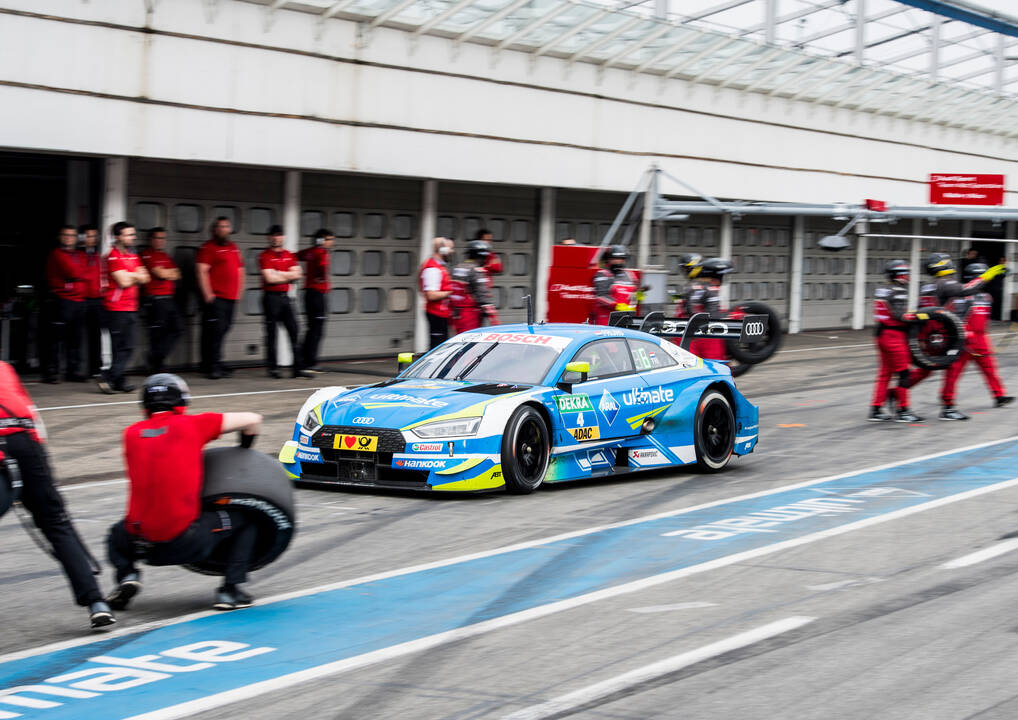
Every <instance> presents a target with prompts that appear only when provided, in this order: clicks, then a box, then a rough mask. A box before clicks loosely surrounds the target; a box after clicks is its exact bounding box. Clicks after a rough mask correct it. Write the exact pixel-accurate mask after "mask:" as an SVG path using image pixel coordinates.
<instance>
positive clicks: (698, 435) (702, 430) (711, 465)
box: [693, 390, 735, 472]
mask: <svg viewBox="0 0 1018 720" xmlns="http://www.w3.org/2000/svg"><path fill="white" fill-rule="evenodd" d="M693 438H694V443H695V445H696V462H697V464H698V465H699V466H700V467H701V468H702V469H703V470H705V471H707V472H718V471H720V470H723V469H724V468H725V466H726V465H728V462H729V461H730V460H731V459H732V450H733V449H734V448H735V413H733V412H732V405H731V403H729V402H728V398H726V397H725V396H724V395H723V394H722V393H720V392H718V391H717V390H708V391H707V392H705V393H704V394H703V397H701V398H700V404H699V405H697V408H696V419H695V421H694V424H693Z"/></svg>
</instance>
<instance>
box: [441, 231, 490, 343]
mask: <svg viewBox="0 0 1018 720" xmlns="http://www.w3.org/2000/svg"><path fill="white" fill-rule="evenodd" d="M490 256H491V246H490V245H488V243H486V242H484V241H483V240H471V241H470V242H469V243H468V244H467V257H466V259H465V260H464V261H463V262H461V263H459V264H458V265H456V267H454V268H453V270H452V273H451V275H452V295H451V296H450V299H451V304H452V313H453V315H452V316H453V327H454V330H455V331H456V332H457V333H461V332H466V331H467V330H475V329H477V328H479V327H481V325H483V324H484V321H485V319H487V320H488V323H489V324H490V325H498V312H497V311H496V310H495V306H494V304H492V301H491V279H490V278H489V276H488V272H487V270H485V269H484V267H485V265H487V263H488V259H489V257H490Z"/></svg>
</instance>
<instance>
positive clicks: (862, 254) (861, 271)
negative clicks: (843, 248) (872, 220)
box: [852, 235, 869, 330]
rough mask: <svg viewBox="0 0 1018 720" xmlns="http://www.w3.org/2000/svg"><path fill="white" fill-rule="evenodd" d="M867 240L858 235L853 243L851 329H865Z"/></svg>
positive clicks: (863, 236)
mask: <svg viewBox="0 0 1018 720" xmlns="http://www.w3.org/2000/svg"><path fill="white" fill-rule="evenodd" d="M868 242H869V238H868V237H866V236H865V235H860V236H859V237H857V238H856V241H855V288H854V291H853V293H852V329H853V330H862V329H863V328H864V327H866V252H867V250H868V248H867V243H868Z"/></svg>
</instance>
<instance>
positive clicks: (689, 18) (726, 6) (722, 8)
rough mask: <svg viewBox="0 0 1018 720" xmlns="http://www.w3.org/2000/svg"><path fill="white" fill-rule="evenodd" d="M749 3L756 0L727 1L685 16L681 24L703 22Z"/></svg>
mask: <svg viewBox="0 0 1018 720" xmlns="http://www.w3.org/2000/svg"><path fill="white" fill-rule="evenodd" d="M751 2H756V0H729V1H728V2H726V3H722V4H721V5H715V6H714V7H710V8H707V9H706V10H703V11H702V12H698V13H696V14H694V15H686V16H685V17H683V18H682V22H683V23H689V22H694V21H696V20H703V19H704V18H709V17H710V16H711V15H718V14H720V13H723V12H726V11H728V10H731V9H733V8H737V7H741V6H742V5H749V4H750V3H751Z"/></svg>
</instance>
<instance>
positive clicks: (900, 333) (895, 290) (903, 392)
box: [870, 282, 912, 408]
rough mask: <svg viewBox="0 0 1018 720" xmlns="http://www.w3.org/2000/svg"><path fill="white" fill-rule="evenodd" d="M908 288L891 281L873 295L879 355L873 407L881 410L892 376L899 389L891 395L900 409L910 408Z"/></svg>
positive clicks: (910, 360)
mask: <svg viewBox="0 0 1018 720" xmlns="http://www.w3.org/2000/svg"><path fill="white" fill-rule="evenodd" d="M907 310H908V286H907V285H902V284H901V283H896V282H890V283H886V284H884V285H880V286H879V287H877V289H876V290H875V291H874V292H873V318H874V319H875V320H876V321H877V337H876V345H877V352H878V353H879V356H880V369H879V370H878V371H877V381H876V384H875V385H874V386H873V400H872V402H871V403H870V404H871V405H873V407H880V406H882V405H883V404H884V400H886V399H887V393H888V390H887V388H888V385H889V384H890V382H891V376H892V375H894V374H897V375H898V386H897V387H896V388H894V389H892V390H891V396H892V397H893V398H894V399H895V400H896V401H897V403H898V407H899V408H906V407H908V388H909V384H910V383H909V380H910V376H909V365H911V363H912V357H911V355H910V354H909V351H908V333H907V332H906V331H907V330H908V321H909V320H910V319H911V317H910V315H909V313H908V312H907Z"/></svg>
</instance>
